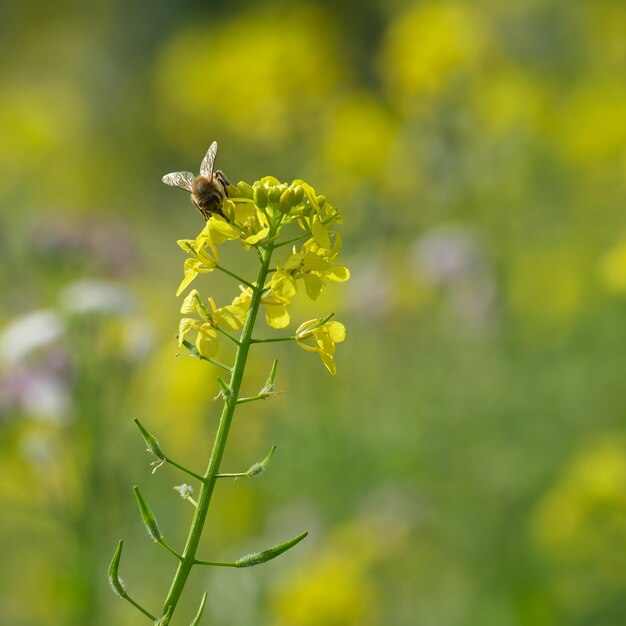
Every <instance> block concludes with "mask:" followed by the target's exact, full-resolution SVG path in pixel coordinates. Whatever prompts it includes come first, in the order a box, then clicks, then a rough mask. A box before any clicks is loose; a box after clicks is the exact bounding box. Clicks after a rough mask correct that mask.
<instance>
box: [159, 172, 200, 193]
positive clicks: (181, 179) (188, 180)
mask: <svg viewBox="0 0 626 626" xmlns="http://www.w3.org/2000/svg"><path fill="white" fill-rule="evenodd" d="M194 179H195V176H194V175H193V174H192V173H191V172H172V173H171V174H166V175H165V176H163V178H162V179H161V180H162V181H163V182H164V183H165V184H166V185H170V187H179V188H180V189H184V190H185V191H189V192H190V191H191V189H192V186H193V181H194Z"/></svg>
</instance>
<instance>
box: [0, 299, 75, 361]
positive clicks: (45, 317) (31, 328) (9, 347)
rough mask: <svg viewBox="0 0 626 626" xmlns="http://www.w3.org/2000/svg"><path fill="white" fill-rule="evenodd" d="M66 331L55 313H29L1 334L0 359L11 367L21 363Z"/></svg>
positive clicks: (45, 311) (49, 311)
mask: <svg viewBox="0 0 626 626" xmlns="http://www.w3.org/2000/svg"><path fill="white" fill-rule="evenodd" d="M64 330H65V328H64V325H63V321H62V320H61V318H60V317H59V316H58V315H57V314H56V313H55V312H54V311H51V310H47V309H46V310H40V311H33V312H32V313H27V314H26V315H23V316H21V317H18V318H17V319H15V320H14V321H13V322H11V323H10V324H8V325H7V326H6V327H5V329H4V330H3V331H2V333H1V334H0V358H1V359H2V360H3V361H4V362H5V363H7V364H9V365H12V364H16V363H19V362H20V361H22V360H23V359H24V358H25V357H26V356H27V355H28V354H30V353H31V352H33V351H35V350H37V349H38V348H41V347H44V346H47V345H50V344H51V343H53V342H54V341H56V340H57V339H58V338H59V337H60V336H61V335H62V334H63V332H64Z"/></svg>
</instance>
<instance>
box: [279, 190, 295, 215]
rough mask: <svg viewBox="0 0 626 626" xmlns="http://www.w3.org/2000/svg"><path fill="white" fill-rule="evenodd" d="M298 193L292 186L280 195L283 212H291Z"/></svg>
mask: <svg viewBox="0 0 626 626" xmlns="http://www.w3.org/2000/svg"><path fill="white" fill-rule="evenodd" d="M295 198H296V194H295V193H294V190H293V189H292V188H291V187H287V189H285V191H283V193H282V195H281V196H280V201H279V206H280V210H281V211H282V212H283V213H289V211H291V209H292V208H293V205H294V204H295Z"/></svg>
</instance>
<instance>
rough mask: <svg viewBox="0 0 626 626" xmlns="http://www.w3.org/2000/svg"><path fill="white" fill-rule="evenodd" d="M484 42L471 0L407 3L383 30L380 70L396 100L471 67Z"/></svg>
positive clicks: (432, 89) (428, 91) (428, 90)
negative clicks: (465, 1) (405, 9)
mask: <svg viewBox="0 0 626 626" xmlns="http://www.w3.org/2000/svg"><path fill="white" fill-rule="evenodd" d="M486 45H487V35H486V32H485V27H484V26H483V24H482V23H481V20H480V19H479V15H478V13H477V12H476V11H475V10H474V9H473V8H472V5H468V4H461V3H457V2H441V3H438V2H425V3H420V4H417V5H412V6H411V8H410V9H409V11H408V12H407V13H405V14H403V15H401V16H400V17H399V18H398V19H396V21H395V22H393V23H392V24H391V26H390V28H389V30H388V32H387V34H386V37H385V40H384V42H383V46H382V49H381V54H380V59H379V61H380V62H379V67H380V73H381V75H382V78H383V80H384V81H385V82H386V83H387V86H388V88H389V90H390V91H391V93H392V95H394V96H396V97H397V98H398V99H399V100H400V101H403V100H410V99H412V98H415V97H420V96H424V95H433V94H436V93H437V92H439V91H441V90H442V89H443V88H444V87H445V86H446V85H447V84H448V83H449V82H450V81H451V80H453V79H454V78H455V77H457V76H459V75H462V73H463V72H472V71H473V70H474V69H475V67H476V65H477V63H478V62H479V61H480V59H481V58H482V57H483V53H484V51H485V48H486Z"/></svg>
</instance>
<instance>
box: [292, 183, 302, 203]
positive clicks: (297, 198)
mask: <svg viewBox="0 0 626 626" xmlns="http://www.w3.org/2000/svg"><path fill="white" fill-rule="evenodd" d="M293 193H294V198H293V201H294V204H300V203H301V202H302V201H303V200H304V187H303V186H302V185H296V186H295V187H294V188H293Z"/></svg>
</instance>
